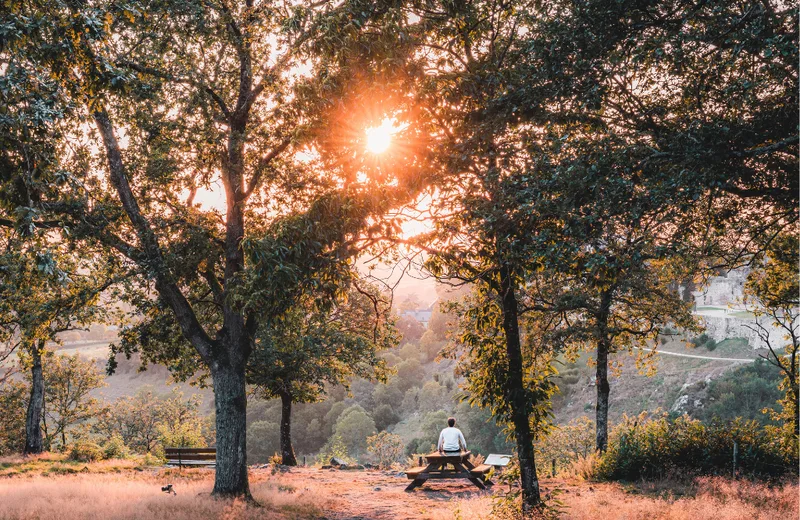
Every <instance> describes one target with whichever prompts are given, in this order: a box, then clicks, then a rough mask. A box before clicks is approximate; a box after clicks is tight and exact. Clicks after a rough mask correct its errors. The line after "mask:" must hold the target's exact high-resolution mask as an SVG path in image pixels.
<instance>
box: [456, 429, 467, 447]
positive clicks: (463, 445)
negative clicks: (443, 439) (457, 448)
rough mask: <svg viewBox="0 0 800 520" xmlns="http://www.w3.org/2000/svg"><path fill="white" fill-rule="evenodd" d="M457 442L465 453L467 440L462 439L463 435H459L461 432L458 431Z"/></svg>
mask: <svg viewBox="0 0 800 520" xmlns="http://www.w3.org/2000/svg"><path fill="white" fill-rule="evenodd" d="M458 442H459V443H460V444H461V447H462V448H463V449H464V451H467V440H466V439H465V438H464V434H463V433H461V430H458Z"/></svg>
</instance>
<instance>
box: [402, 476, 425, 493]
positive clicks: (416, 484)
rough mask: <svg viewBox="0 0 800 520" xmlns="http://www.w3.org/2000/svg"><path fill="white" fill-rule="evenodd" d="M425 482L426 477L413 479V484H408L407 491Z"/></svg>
mask: <svg viewBox="0 0 800 520" xmlns="http://www.w3.org/2000/svg"><path fill="white" fill-rule="evenodd" d="M424 483H425V479H424V478H415V479H414V480H412V481H411V484H409V485H408V486H406V491H413V490H414V488H417V487H420V486H421V485H422V484H424Z"/></svg>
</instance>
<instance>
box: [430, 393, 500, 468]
mask: <svg viewBox="0 0 800 520" xmlns="http://www.w3.org/2000/svg"><path fill="white" fill-rule="evenodd" d="M454 416H455V418H456V427H458V428H459V429H461V431H462V433H463V434H464V438H465V439H466V441H467V446H468V447H469V449H470V451H471V452H472V453H480V454H483V455H488V454H490V453H504V454H510V453H512V452H513V450H514V446H513V444H512V443H510V442H509V440H508V435H507V433H506V432H505V431H504V430H503V428H502V427H500V426H498V425H497V423H496V422H495V421H494V420H493V418H492V414H491V413H490V412H489V410H486V409H483V408H479V407H477V406H471V405H470V404H469V403H468V402H466V401H463V402H461V403H459V404H458V405H457V406H456V411H455V415H454ZM442 428H444V426H442Z"/></svg>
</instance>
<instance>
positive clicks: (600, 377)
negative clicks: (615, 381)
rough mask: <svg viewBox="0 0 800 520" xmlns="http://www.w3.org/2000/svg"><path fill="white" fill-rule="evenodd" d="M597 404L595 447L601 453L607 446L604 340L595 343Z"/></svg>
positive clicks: (606, 379)
mask: <svg viewBox="0 0 800 520" xmlns="http://www.w3.org/2000/svg"><path fill="white" fill-rule="evenodd" d="M596 386H597V405H596V406H595V425H596V431H595V449H596V450H597V451H598V452H599V453H602V452H604V451H606V448H608V395H609V394H610V393H611V388H610V387H609V386H608V345H607V344H606V342H605V341H601V342H599V343H598V344H597V373H596Z"/></svg>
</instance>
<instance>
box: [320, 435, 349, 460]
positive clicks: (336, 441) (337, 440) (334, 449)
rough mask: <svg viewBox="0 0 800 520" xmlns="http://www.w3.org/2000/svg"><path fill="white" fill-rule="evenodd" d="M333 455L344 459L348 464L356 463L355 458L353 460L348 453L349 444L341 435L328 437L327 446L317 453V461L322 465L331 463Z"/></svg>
mask: <svg viewBox="0 0 800 520" xmlns="http://www.w3.org/2000/svg"><path fill="white" fill-rule="evenodd" d="M333 457H336V458H337V459H339V460H343V461H345V462H346V463H347V464H354V463H355V460H353V459H352V458H351V457H350V456H349V454H348V453H347V446H346V445H345V443H344V441H343V440H342V438H341V437H340V436H339V435H334V436H333V437H331V438H330V439H328V442H326V443H325V446H323V447H322V449H321V450H319V453H318V454H317V463H318V464H322V465H325V464H330V460H331V458H333Z"/></svg>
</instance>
